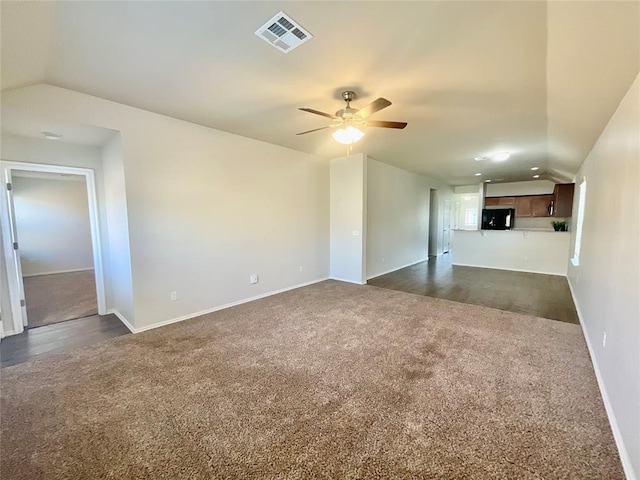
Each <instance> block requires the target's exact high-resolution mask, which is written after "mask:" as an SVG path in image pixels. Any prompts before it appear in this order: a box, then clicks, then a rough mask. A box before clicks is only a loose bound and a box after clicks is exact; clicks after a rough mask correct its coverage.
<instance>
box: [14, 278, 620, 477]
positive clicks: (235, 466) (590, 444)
mask: <svg viewBox="0 0 640 480" xmlns="http://www.w3.org/2000/svg"><path fill="white" fill-rule="evenodd" d="M1 413H2V424H1V429H2V457H1V460H2V464H1V465H2V467H1V468H2V478H6V479H44V478H46V479H68V478H117V479H121V478H126V479H136V478H149V479H165V478H166V479H176V478H185V479H186V478H189V479H196V478H197V479H200V478H202V479H204V478H242V479H246V478H254V479H258V478H260V479H264V478H278V479H293V478H296V479H299V478H452V479H454V478H455V479H461V478H483V479H484V478H505V479H506V478H510V479H534V478H536V479H539V478H545V479H553V478H591V479H605V478H606V479H621V478H624V477H623V473H622V469H621V466H620V461H619V459H618V455H617V453H616V448H615V444H614V441H613V438H612V435H611V432H610V428H609V425H608V423H607V418H606V415H605V411H604V408H603V405H602V401H601V399H600V395H599V392H598V388H597V385H596V380H595V377H594V373H593V370H592V366H591V364H590V361H589V355H588V352H587V349H586V346H585V343H584V340H583V337H582V333H581V331H580V327H579V326H578V325H573V324H568V323H562V322H557V321H552V320H545V319H540V318H535V317H526V316H523V315H521V314H516V313H510V312H505V311H500V310H494V309H490V308H486V307H479V306H473V305H467V304H461V303H454V302H450V301H447V300H440V299H435V298H429V297H423V296H418V295H412V294H407V293H404V292H398V291H393V290H385V289H379V288H375V287H369V286H356V285H349V284H344V283H340V282H335V281H327V282H323V283H320V284H316V285H312V286H309V287H305V288H302V289H298V290H295V291H291V292H287V293H284V294H280V295H276V296H273V297H269V298H265V299H263V300H259V301H255V302H251V303H248V304H245V305H241V306H237V307H234V308H229V309H227V310H223V311H220V312H217V313H214V314H210V315H206V316H203V317H200V318H198V319H194V320H191V321H186V322H182V323H179V324H174V325H170V326H167V327H163V328H160V329H156V330H152V331H149V332H145V333H142V334H138V335H129V336H124V337H120V338H117V339H113V340H109V341H106V342H104V343H102V344H100V345H98V346H93V347H88V348H82V349H77V350H74V351H73V352H71V353H68V354H64V355H60V356H56V357H52V358H49V359H45V360H42V361H32V362H27V363H24V364H21V365H17V366H14V367H8V368H4V369H3V370H2V412H1Z"/></svg>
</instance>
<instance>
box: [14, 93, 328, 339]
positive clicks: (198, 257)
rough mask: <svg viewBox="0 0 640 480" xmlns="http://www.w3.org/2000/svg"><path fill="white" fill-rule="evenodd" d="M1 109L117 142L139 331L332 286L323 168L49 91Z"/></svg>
mask: <svg viewBox="0 0 640 480" xmlns="http://www.w3.org/2000/svg"><path fill="white" fill-rule="evenodd" d="M2 110H3V114H11V112H12V111H14V110H16V111H21V110H29V111H30V113H31V114H32V115H41V116H44V117H47V118H51V117H54V118H58V119H60V120H61V121H64V122H67V123H72V124H89V125H97V126H99V127H105V128H110V129H113V130H117V131H120V132H121V134H122V145H121V150H122V161H123V166H124V178H125V194H126V203H127V216H128V224H129V240H130V251H131V273H132V282H133V288H132V290H133V298H134V315H135V320H134V327H135V328H136V329H145V328H149V327H152V326H157V325H161V324H163V323H166V322H169V321H173V320H176V319H180V318H184V317H188V316H193V315H196V314H198V313H201V312H205V311H209V310H213V309H216V308H221V307H223V306H225V305H228V304H232V303H236V302H240V301H244V300H248V299H251V298H254V297H257V296H261V295H267V294H269V293H272V292H275V291H279V290H283V289H287V288H292V287H295V286H297V285H301V284H305V283H309V282H313V281H317V280H320V279H323V278H326V277H328V274H329V271H328V266H329V164H328V162H327V161H326V160H323V159H320V158H318V157H315V156H313V155H308V154H304V153H301V152H297V151H293V150H290V149H287V148H283V147H279V146H276V145H271V144H268V143H264V142H260V141H256V140H252V139H248V138H244V137H240V136H237V135H232V134H229V133H225V132H221V131H218V130H214V129H211V128H207V127H202V126H199V125H195V124H191V123H188V122H184V121H180V120H176V119H173V118H169V117H165V116H162V115H158V114H154V113H151V112H147V111H144V110H140V109H137V108H133V107H129V106H126V105H122V104H118V103H115V102H109V101H106V100H103V99H100V98H97V97H92V96H89V95H83V94H80V93H77V92H73V91H70V90H65V89H61V88H58V87H53V86H50V85H37V86H33V87H25V88H22V89H15V90H11V91H8V92H3V102H2ZM301 267H302V271H300V270H301ZM252 273H257V274H258V275H259V276H260V282H259V283H258V284H256V285H251V284H250V283H249V275H250V274H252ZM174 291H175V292H177V296H178V299H177V301H171V300H170V293H171V292H174Z"/></svg>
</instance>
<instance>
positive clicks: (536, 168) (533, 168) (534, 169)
mask: <svg viewBox="0 0 640 480" xmlns="http://www.w3.org/2000/svg"><path fill="white" fill-rule="evenodd" d="M531 170H533V171H534V172H535V171H536V170H539V168H538V167H531Z"/></svg>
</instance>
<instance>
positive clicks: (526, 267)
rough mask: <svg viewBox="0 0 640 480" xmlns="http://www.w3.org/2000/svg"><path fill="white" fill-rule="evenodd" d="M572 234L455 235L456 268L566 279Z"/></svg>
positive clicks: (459, 232)
mask: <svg viewBox="0 0 640 480" xmlns="http://www.w3.org/2000/svg"><path fill="white" fill-rule="evenodd" d="M569 240H570V238H569V232H528V231H527V232H521V231H516V230H501V231H494V230H482V231H476V232H473V231H464V230H456V231H455V232H453V264H454V265H465V266H469V267H482V268H497V269H501V270H515V271H519V272H532V273H544V274H549V275H563V276H564V275H566V274H567V260H568V258H569Z"/></svg>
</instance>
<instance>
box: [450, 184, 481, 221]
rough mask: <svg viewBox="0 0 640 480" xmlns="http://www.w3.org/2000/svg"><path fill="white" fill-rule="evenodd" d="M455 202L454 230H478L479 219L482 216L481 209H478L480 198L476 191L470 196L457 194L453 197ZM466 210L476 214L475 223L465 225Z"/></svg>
mask: <svg viewBox="0 0 640 480" xmlns="http://www.w3.org/2000/svg"><path fill="white" fill-rule="evenodd" d="M454 202H455V209H454V211H455V214H456V215H457V218H456V222H455V225H454V228H456V229H461V230H478V225H479V219H478V217H481V216H482V209H481V208H480V196H479V195H478V189H477V188H476V190H475V192H474V193H472V194H459V193H456V194H455V195H454ZM467 210H472V211H474V212H475V213H476V217H475V222H470V223H467Z"/></svg>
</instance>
